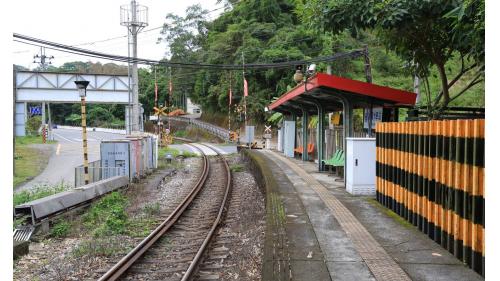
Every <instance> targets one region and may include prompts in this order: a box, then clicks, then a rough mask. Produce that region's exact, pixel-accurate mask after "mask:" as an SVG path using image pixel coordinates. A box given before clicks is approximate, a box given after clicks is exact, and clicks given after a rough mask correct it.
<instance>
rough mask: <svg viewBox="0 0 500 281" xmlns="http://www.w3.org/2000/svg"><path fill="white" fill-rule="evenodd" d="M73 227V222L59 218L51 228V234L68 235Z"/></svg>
mask: <svg viewBox="0 0 500 281" xmlns="http://www.w3.org/2000/svg"><path fill="white" fill-rule="evenodd" d="M70 229H71V224H70V223H69V222H67V221H64V220H59V221H58V222H57V223H55V224H54V225H53V226H52V229H51V230H50V236H52V237H57V238H62V237H66V236H67V235H68V233H69V231H70Z"/></svg>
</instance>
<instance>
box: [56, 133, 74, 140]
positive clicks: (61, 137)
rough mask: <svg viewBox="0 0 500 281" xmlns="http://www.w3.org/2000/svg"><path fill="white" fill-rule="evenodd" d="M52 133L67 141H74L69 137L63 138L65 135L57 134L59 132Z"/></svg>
mask: <svg viewBox="0 0 500 281" xmlns="http://www.w3.org/2000/svg"><path fill="white" fill-rule="evenodd" d="M53 134H54V135H56V136H58V137H60V138H61V139H64V140H67V141H69V142H75V141H72V140H70V139H68V138H65V137H63V136H61V135H59V134H58V133H56V132H53Z"/></svg>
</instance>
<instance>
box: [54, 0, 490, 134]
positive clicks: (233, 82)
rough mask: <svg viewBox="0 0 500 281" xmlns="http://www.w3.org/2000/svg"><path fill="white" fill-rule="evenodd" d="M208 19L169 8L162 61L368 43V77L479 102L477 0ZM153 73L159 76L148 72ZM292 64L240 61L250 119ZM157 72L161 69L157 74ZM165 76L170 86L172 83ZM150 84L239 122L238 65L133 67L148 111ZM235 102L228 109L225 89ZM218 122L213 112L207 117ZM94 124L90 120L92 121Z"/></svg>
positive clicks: (231, 9) (253, 2) (278, 0)
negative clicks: (267, 65) (280, 65)
mask: <svg viewBox="0 0 500 281" xmlns="http://www.w3.org/2000/svg"><path fill="white" fill-rule="evenodd" d="M220 2H221V3H223V4H224V5H225V6H226V9H225V11H224V12H223V13H222V14H220V16H219V17H217V18H215V19H213V20H212V19H210V18H209V13H208V11H206V10H203V9H202V8H201V6H200V5H194V6H190V7H188V8H187V10H186V15H185V16H184V17H182V16H178V15H174V14H171V13H169V14H167V15H166V16H165V19H166V21H165V24H164V28H163V30H162V32H161V33H162V38H161V41H162V42H163V43H165V46H166V50H165V51H166V53H167V55H168V57H169V58H168V59H165V60H167V61H169V62H173V63H175V62H182V63H186V62H189V63H208V64H234V65H242V64H243V63H245V64H248V63H264V64H265V63H277V62H287V61H294V60H308V59H311V58H314V57H322V56H331V55H334V54H337V53H342V52H346V51H352V50H358V49H361V48H363V47H364V45H367V46H368V50H369V53H370V61H371V66H372V76H373V82H374V83H377V84H381V85H385V86H391V87H394V88H399V89H403V90H412V91H413V79H414V76H415V75H418V76H419V77H420V81H421V86H420V91H421V93H422V97H421V99H420V102H419V107H424V108H426V109H428V110H429V111H431V112H432V114H433V115H434V116H438V115H439V113H440V112H441V111H442V110H443V108H444V107H446V106H448V105H450V106H479V107H481V106H484V30H485V25H484V17H485V1H484V0H466V1H447V0H437V1H435V0H423V1H412V0H391V1H385V0H362V1H350V0H307V1H305V0H297V1H290V0H248V1H233V0H221V1H220ZM329 67H330V68H331V70H332V73H333V74H335V75H338V76H342V77H347V78H352V79H357V80H364V79H365V73H364V61H363V59H362V58H361V59H350V58H345V59H338V60H335V61H333V62H328V63H319V64H318V66H317V71H320V72H326V70H327V68H329ZM52 69H53V70H57V71H72V72H74V71H79V72H84V73H88V72H93V71H97V72H99V71H108V72H110V73H114V72H115V73H118V72H120V73H121V74H126V72H127V71H126V67H125V66H123V67H121V66H116V65H113V64H106V65H101V64H92V63H89V62H71V63H66V64H65V65H63V67H61V68H59V69H57V68H50V70H52ZM155 71H156V74H157V75H156V76H155ZM294 72H295V68H294V67H293V66H292V67H290V68H282V69H257V70H254V69H247V70H246V71H245V78H246V80H247V81H248V88H249V95H248V97H247V111H248V117H249V118H248V119H249V120H251V121H252V122H253V123H261V122H264V121H265V119H266V117H268V116H266V113H265V112H264V106H265V105H267V104H268V103H269V102H271V101H272V99H273V98H275V97H277V96H280V95H282V94H283V93H285V92H286V91H287V90H289V89H290V88H291V87H294V86H295V82H294V81H293V79H292V77H293V75H294ZM158 74H159V75H158ZM169 77H172V89H173V92H172V93H170V90H169ZM155 83H156V84H157V86H158V101H159V103H160V104H162V105H166V104H169V105H173V107H172V108H175V107H180V106H181V105H182V104H183V103H184V102H182V100H183V99H184V98H185V97H186V95H187V94H189V97H190V98H191V99H192V100H193V101H194V102H196V103H198V104H200V105H201V106H202V109H203V112H204V113H205V114H206V115H209V116H211V115H212V114H213V113H221V114H223V115H227V114H228V112H230V113H231V118H232V120H233V128H235V127H240V126H241V125H242V124H243V119H244V118H242V113H241V112H242V110H241V109H242V106H243V77H242V71H239V70H238V71H231V70H221V69H205V68H198V69H191V68H171V69H169V68H167V67H165V66H154V67H149V68H141V69H140V70H139V93H140V94H139V100H140V102H141V103H142V104H143V106H144V110H145V113H146V114H150V113H152V112H153V106H154V95H155V91H154V89H155ZM230 88H231V89H232V107H231V109H229V107H228V104H229V89H230ZM78 106H79V105H77V104H76V105H53V120H54V122H56V123H58V122H63V123H64V122H78V120H79V118H80V117H79V113H80V109H79V108H78ZM88 111H89V112H88V114H89V117H90V115H92V116H94V118H93V119H90V120H89V121H90V123H89V126H97V125H98V124H103V122H108V123H111V124H115V123H117V122H119V121H118V120H123V119H124V106H123V105H92V106H89V109H88ZM212 121H213V122H214V123H217V122H218V121H217V120H211V122H212ZM92 122H94V123H92Z"/></svg>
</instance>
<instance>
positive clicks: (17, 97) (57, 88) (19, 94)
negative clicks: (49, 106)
mask: <svg viewBox="0 0 500 281" xmlns="http://www.w3.org/2000/svg"><path fill="white" fill-rule="evenodd" d="M77 80H86V81H89V82H90V83H89V85H88V87H87V97H86V99H85V100H86V102H87V103H101V104H102V103H103V104H106V103H108V104H123V105H128V104H129V79H128V76H126V75H110V74H82V73H58V72H34V71H14V102H15V134H16V136H24V135H25V122H26V120H27V113H28V112H27V105H28V103H42V104H45V103H80V102H81V99H80V96H79V94H78V90H77V88H76V85H75V83H74V81H77ZM42 111H43V112H42V115H45V112H44V111H45V106H43V107H42Z"/></svg>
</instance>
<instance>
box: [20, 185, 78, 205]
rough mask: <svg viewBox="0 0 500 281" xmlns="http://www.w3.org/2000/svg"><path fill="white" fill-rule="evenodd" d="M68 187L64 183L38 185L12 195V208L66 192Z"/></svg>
mask: <svg viewBox="0 0 500 281" xmlns="http://www.w3.org/2000/svg"><path fill="white" fill-rule="evenodd" d="M69 188H70V187H69V186H68V185H66V184H64V183H60V184H58V185H52V186H51V185H40V186H37V187H36V188H35V189H32V190H23V191H21V192H18V193H14V196H13V201H14V202H13V203H14V206H16V205H19V204H23V203H26V202H29V201H33V200H36V199H40V198H43V197H47V196H49V195H53V194H56V193H59V192H63V191H66V190H68V189H69Z"/></svg>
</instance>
